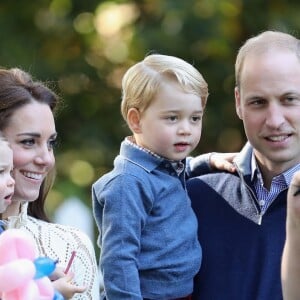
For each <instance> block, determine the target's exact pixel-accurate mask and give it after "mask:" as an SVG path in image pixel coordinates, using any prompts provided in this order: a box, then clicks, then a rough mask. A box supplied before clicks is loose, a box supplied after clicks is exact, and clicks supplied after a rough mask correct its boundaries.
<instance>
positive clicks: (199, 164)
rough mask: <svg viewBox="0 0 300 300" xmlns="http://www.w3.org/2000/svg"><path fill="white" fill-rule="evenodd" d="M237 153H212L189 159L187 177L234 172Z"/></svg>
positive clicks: (187, 161)
mask: <svg viewBox="0 0 300 300" xmlns="http://www.w3.org/2000/svg"><path fill="white" fill-rule="evenodd" d="M236 155H237V153H218V152H210V153H206V154H201V155H198V156H196V157H188V158H187V160H186V173H187V177H188V178H191V177H195V176H200V175H204V174H208V173H212V172H215V171H217V170H220V171H228V172H234V171H235V167H234V165H233V159H234V158H235V156H236Z"/></svg>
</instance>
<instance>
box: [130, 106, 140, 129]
mask: <svg viewBox="0 0 300 300" xmlns="http://www.w3.org/2000/svg"><path fill="white" fill-rule="evenodd" d="M127 123H128V126H129V128H130V129H131V131H132V132H133V133H141V132H142V128H141V113H140V111H139V110H138V109H136V108H130V109H129V110H128V113H127Z"/></svg>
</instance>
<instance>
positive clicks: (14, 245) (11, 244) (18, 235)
mask: <svg viewBox="0 0 300 300" xmlns="http://www.w3.org/2000/svg"><path fill="white" fill-rule="evenodd" d="M0 253H1V255H0V265H2V264H4V263H7V262H10V261H13V260H15V259H16V258H27V259H29V260H34V258H36V256H37V249H36V245H35V242H34V240H33V238H32V237H31V236H30V235H29V233H27V232H24V231H22V230H20V229H8V230H6V231H4V232H3V233H1V235H0Z"/></svg>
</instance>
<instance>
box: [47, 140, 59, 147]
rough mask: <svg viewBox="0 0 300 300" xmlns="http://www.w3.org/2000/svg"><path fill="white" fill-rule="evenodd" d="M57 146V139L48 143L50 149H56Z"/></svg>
mask: <svg viewBox="0 0 300 300" xmlns="http://www.w3.org/2000/svg"><path fill="white" fill-rule="evenodd" d="M56 145H57V140H56V139H55V140H50V141H49V142H48V148H49V149H53V148H55V146H56Z"/></svg>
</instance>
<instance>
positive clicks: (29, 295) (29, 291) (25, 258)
mask: <svg viewBox="0 0 300 300" xmlns="http://www.w3.org/2000/svg"><path fill="white" fill-rule="evenodd" d="M0 253H1V254H0V299H1V300H54V299H57V300H61V299H63V298H57V297H59V296H61V295H60V294H59V293H58V292H55V291H54V288H53V285H52V283H51V281H50V279H49V278H48V275H50V274H51V273H52V272H53V271H54V269H55V265H56V261H53V260H52V259H50V258H47V257H37V249H36V245H35V242H34V239H33V238H32V236H30V235H29V234H28V233H26V232H24V231H22V230H21V229H7V230H5V231H4V232H2V233H1V235H0ZM55 297H56V298H55Z"/></svg>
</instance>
